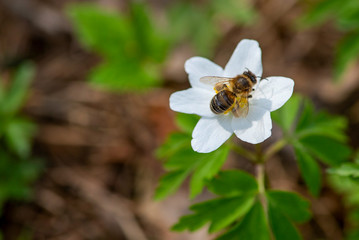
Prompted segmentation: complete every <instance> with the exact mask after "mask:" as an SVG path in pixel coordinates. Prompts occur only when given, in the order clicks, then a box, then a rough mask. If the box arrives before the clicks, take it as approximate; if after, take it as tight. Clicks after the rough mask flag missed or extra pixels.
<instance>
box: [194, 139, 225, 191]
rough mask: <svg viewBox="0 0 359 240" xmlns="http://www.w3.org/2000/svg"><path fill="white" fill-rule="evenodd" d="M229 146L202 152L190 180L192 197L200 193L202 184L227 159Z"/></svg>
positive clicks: (215, 172) (216, 171) (214, 173)
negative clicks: (201, 158) (201, 156)
mask: <svg viewBox="0 0 359 240" xmlns="http://www.w3.org/2000/svg"><path fill="white" fill-rule="evenodd" d="M228 153H229V147H228V146H225V145H223V146H222V147H220V148H219V149H217V150H216V151H214V152H211V153H207V154H202V155H203V156H204V157H203V160H202V161H201V162H200V163H199V165H198V166H197V167H196V169H195V171H194V173H193V175H192V178H191V182H190V197H191V198H194V197H196V196H197V195H198V194H199V193H201V191H202V189H203V187H204V184H205V182H206V181H207V180H209V179H211V178H212V177H213V176H214V175H216V174H217V173H218V171H219V170H220V168H221V167H222V165H223V163H224V162H225V161H226V160H227V156H228Z"/></svg>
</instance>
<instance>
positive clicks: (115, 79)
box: [89, 59, 159, 92]
mask: <svg viewBox="0 0 359 240" xmlns="http://www.w3.org/2000/svg"><path fill="white" fill-rule="evenodd" d="M152 67H155V68H154V69H153V68H152ZM157 74H158V72H157V70H156V66H154V65H152V66H150V65H148V69H145V68H142V66H141V65H139V63H138V62H136V61H131V59H127V60H126V59H117V60H114V61H111V62H107V63H103V64H100V65H99V66H97V67H95V68H94V69H92V71H91V73H90V75H89V80H90V81H91V83H93V84H95V85H96V86H99V87H101V88H104V89H107V90H110V91H124V92H128V91H133V92H139V91H143V90H146V89H148V88H149V87H153V86H155V85H157V84H159V81H158V77H159V76H158V75H157Z"/></svg>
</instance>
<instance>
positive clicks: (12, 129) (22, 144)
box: [5, 118, 35, 158]
mask: <svg viewBox="0 0 359 240" xmlns="http://www.w3.org/2000/svg"><path fill="white" fill-rule="evenodd" d="M34 133H35V125H34V124H33V123H32V122H30V121H28V120H25V119H21V118H15V119H12V120H11V121H10V122H9V123H8V125H7V126H6V129H5V141H6V143H7V145H8V147H9V148H10V149H11V150H12V151H13V152H15V153H16V154H17V155H18V156H19V157H22V158H26V157H28V156H29V154H30V150H31V138H32V136H33V134H34Z"/></svg>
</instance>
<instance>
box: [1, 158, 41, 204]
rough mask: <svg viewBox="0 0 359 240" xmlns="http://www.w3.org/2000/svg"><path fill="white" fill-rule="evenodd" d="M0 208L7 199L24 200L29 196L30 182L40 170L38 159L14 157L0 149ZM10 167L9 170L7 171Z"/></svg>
mask: <svg viewBox="0 0 359 240" xmlns="http://www.w3.org/2000/svg"><path fill="white" fill-rule="evenodd" d="M0 159H1V161H0V178H1V182H0V208H2V206H3V204H4V203H5V202H6V201H8V200H24V199H28V198H29V197H31V188H30V187H29V185H30V184H32V183H33V182H34V181H35V180H36V178H37V176H38V174H39V171H40V170H41V167H42V166H41V164H40V161H38V160H34V159H31V160H29V159H16V158H14V157H13V156H11V154H9V153H6V152H4V151H0ZM9 169H11V171H9Z"/></svg>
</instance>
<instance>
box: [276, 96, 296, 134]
mask: <svg viewBox="0 0 359 240" xmlns="http://www.w3.org/2000/svg"><path fill="white" fill-rule="evenodd" d="M302 101H303V98H302V97H301V96H300V95H298V94H293V96H292V97H291V98H290V99H289V100H288V102H286V104H284V106H283V107H281V108H280V109H278V110H277V111H274V112H272V113H271V116H272V118H273V121H275V122H276V123H277V124H278V125H279V126H280V127H282V129H283V130H284V131H285V132H286V133H287V134H289V132H290V131H291V128H292V127H293V125H294V124H295V120H296V118H297V117H298V114H299V113H298V112H299V108H300V105H301V102H302Z"/></svg>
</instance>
